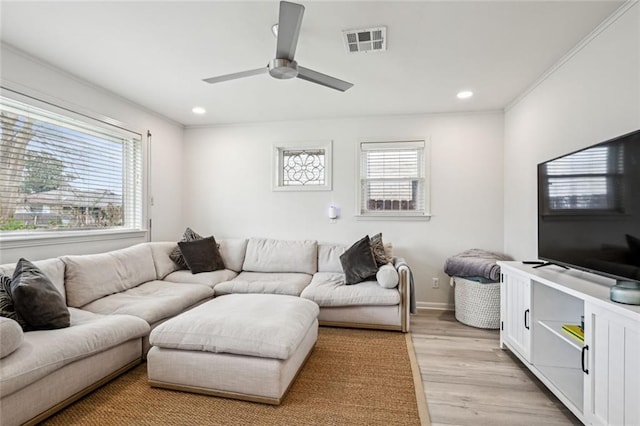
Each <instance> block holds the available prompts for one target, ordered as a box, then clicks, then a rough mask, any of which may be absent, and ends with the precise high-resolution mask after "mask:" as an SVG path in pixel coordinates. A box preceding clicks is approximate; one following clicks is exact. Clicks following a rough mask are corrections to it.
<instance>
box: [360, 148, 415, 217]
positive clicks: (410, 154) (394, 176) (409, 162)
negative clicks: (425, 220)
mask: <svg viewBox="0 0 640 426" xmlns="http://www.w3.org/2000/svg"><path fill="white" fill-rule="evenodd" d="M425 168H426V167H425V142H424V141H407V142H362V143H361V144H360V194H359V199H360V203H359V204H360V214H361V215H365V216H366V215H370V216H425V215H426V214H427V182H426V171H425Z"/></svg>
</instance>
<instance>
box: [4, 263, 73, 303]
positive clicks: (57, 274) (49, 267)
mask: <svg viewBox="0 0 640 426" xmlns="http://www.w3.org/2000/svg"><path fill="white" fill-rule="evenodd" d="M32 263H33V264H34V265H35V266H36V267H37V268H38V269H40V270H41V271H42V272H43V273H44V274H45V275H46V276H47V278H49V280H51V282H52V283H53V285H54V286H55V288H56V290H58V291H59V292H60V294H61V295H62V300H64V301H65V303H66V301H67V296H66V294H65V289H64V262H62V260H60V259H58V258H53V259H45V260H36V261H34V262H32ZM15 269H16V264H15V263H10V264H9V263H7V264H5V265H0V274H4V275H8V276H10V277H11V276H13V272H14V271H15Z"/></svg>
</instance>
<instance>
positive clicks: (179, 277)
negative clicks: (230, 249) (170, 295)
mask: <svg viewBox="0 0 640 426" xmlns="http://www.w3.org/2000/svg"><path fill="white" fill-rule="evenodd" d="M237 275H238V274H237V273H236V272H234V271H232V270H230V269H221V270H219V271H212V272H200V273H199V274H192V273H191V271H189V270H185V269H180V270H178V271H175V272H172V273H170V274H169V275H167V276H166V277H164V280H165V281H168V282H172V283H182V284H201V285H206V286H207V287H209V288H213V287H215V285H216V284H218V283H221V282H223V281H229V280H232V279H234V278H235V277H236V276H237Z"/></svg>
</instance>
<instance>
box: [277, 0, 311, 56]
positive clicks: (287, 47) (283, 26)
mask: <svg viewBox="0 0 640 426" xmlns="http://www.w3.org/2000/svg"><path fill="white" fill-rule="evenodd" d="M303 14H304V6H303V5H301V4H297V3H290V2H288V1H281V2H280V16H279V17H278V45H277V47H276V59H288V60H289V61H293V57H294V56H295V54H296V46H297V45H298V36H299V35H300V26H301V25H302V15H303Z"/></svg>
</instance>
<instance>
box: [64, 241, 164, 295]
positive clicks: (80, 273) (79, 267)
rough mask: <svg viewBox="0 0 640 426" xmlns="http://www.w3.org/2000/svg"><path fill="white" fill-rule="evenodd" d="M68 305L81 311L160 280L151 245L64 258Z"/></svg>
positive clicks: (146, 244)
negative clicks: (108, 297) (98, 302)
mask: <svg viewBox="0 0 640 426" xmlns="http://www.w3.org/2000/svg"><path fill="white" fill-rule="evenodd" d="M62 261H63V262H64V263H65V265H66V270H65V287H66V291H67V305H69V306H73V307H75V308H79V307H81V306H84V305H86V304H87V303H90V302H93V301H94V300H96V299H99V298H101V297H104V296H107V295H109V294H114V293H119V292H121V291H124V290H127V289H129V288H132V287H135V286H137V285H139V284H142V283H144V282H147V281H152V280H155V279H156V267H155V265H154V263H153V256H152V255H151V247H150V246H149V244H148V243H142V244H138V245H135V246H132V247H127V248H125V249H121V250H115V251H111V252H108V253H100V254H89V255H80V256H64V257H62Z"/></svg>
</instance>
